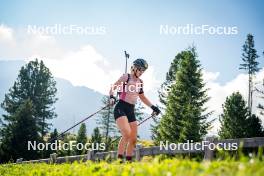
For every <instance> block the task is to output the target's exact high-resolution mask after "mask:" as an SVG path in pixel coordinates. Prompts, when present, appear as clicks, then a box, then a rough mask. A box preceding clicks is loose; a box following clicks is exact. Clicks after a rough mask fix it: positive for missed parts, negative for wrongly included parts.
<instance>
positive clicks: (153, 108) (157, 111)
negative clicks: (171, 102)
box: [150, 105, 160, 115]
mask: <svg viewBox="0 0 264 176" xmlns="http://www.w3.org/2000/svg"><path fill="white" fill-rule="evenodd" d="M150 108H151V109H152V110H153V112H154V113H155V114H156V115H159V113H160V110H159V108H158V107H157V106H154V105H152V106H151V107H150Z"/></svg>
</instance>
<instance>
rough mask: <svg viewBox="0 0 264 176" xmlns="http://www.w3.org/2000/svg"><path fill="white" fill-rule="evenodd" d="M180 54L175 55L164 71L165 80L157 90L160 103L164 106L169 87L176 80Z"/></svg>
mask: <svg viewBox="0 0 264 176" xmlns="http://www.w3.org/2000/svg"><path fill="white" fill-rule="evenodd" d="M180 59H181V56H180V55H176V56H175V58H174V59H173V61H172V63H171V65H170V68H169V71H168V72H167V73H166V80H165V81H164V82H163V83H162V84H161V88H160V89H159V90H158V93H159V100H160V102H161V104H162V105H164V106H166V104H167V97H168V92H169V90H170V89H171V85H172V84H173V83H174V82H175V80H176V72H177V70H178V65H179V62H180Z"/></svg>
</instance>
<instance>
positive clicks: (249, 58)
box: [239, 34, 259, 114]
mask: <svg viewBox="0 0 264 176" xmlns="http://www.w3.org/2000/svg"><path fill="white" fill-rule="evenodd" d="M258 57H259V56H258V55H257V50H256V49H255V44H254V36H253V35H252V34H248V35H247V40H246V42H245V44H244V45H243V53H242V60H243V63H242V64H240V68H239V69H244V70H246V71H247V74H248V109H249V113H250V114H251V112H252V102H253V99H252V97H253V96H252V95H253V76H254V75H255V74H256V72H258V71H259V68H258V65H259V63H258V62H257V60H256V59H257V58H258Z"/></svg>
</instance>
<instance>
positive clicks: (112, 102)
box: [109, 95, 116, 106]
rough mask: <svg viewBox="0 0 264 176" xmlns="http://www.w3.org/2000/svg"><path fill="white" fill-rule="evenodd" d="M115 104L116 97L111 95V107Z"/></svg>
mask: <svg viewBox="0 0 264 176" xmlns="http://www.w3.org/2000/svg"><path fill="white" fill-rule="evenodd" d="M115 103H116V97H114V96H113V95H110V99H109V105H110V106H113V105H114V104H115Z"/></svg>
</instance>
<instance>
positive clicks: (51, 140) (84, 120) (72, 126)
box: [48, 104, 110, 142]
mask: <svg viewBox="0 0 264 176" xmlns="http://www.w3.org/2000/svg"><path fill="white" fill-rule="evenodd" d="M108 106H110V105H109V104H108V105H106V106H105V107H103V108H101V109H99V110H98V111H96V112H95V113H93V114H91V115H89V116H88V117H86V118H84V119H83V120H81V121H80V122H78V123H76V124H74V125H73V126H71V127H70V128H68V129H67V130H65V131H63V132H62V133H61V134H59V135H58V136H57V137H54V138H52V139H50V140H48V142H52V141H53V140H55V139H58V138H60V137H61V136H63V135H64V134H65V133H67V132H68V131H70V130H71V129H73V128H74V127H76V126H78V125H79V124H81V123H82V122H84V121H86V120H88V119H89V118H91V117H93V116H94V115H96V114H97V113H99V112H100V111H102V110H103V109H105V108H107V107H108Z"/></svg>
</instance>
